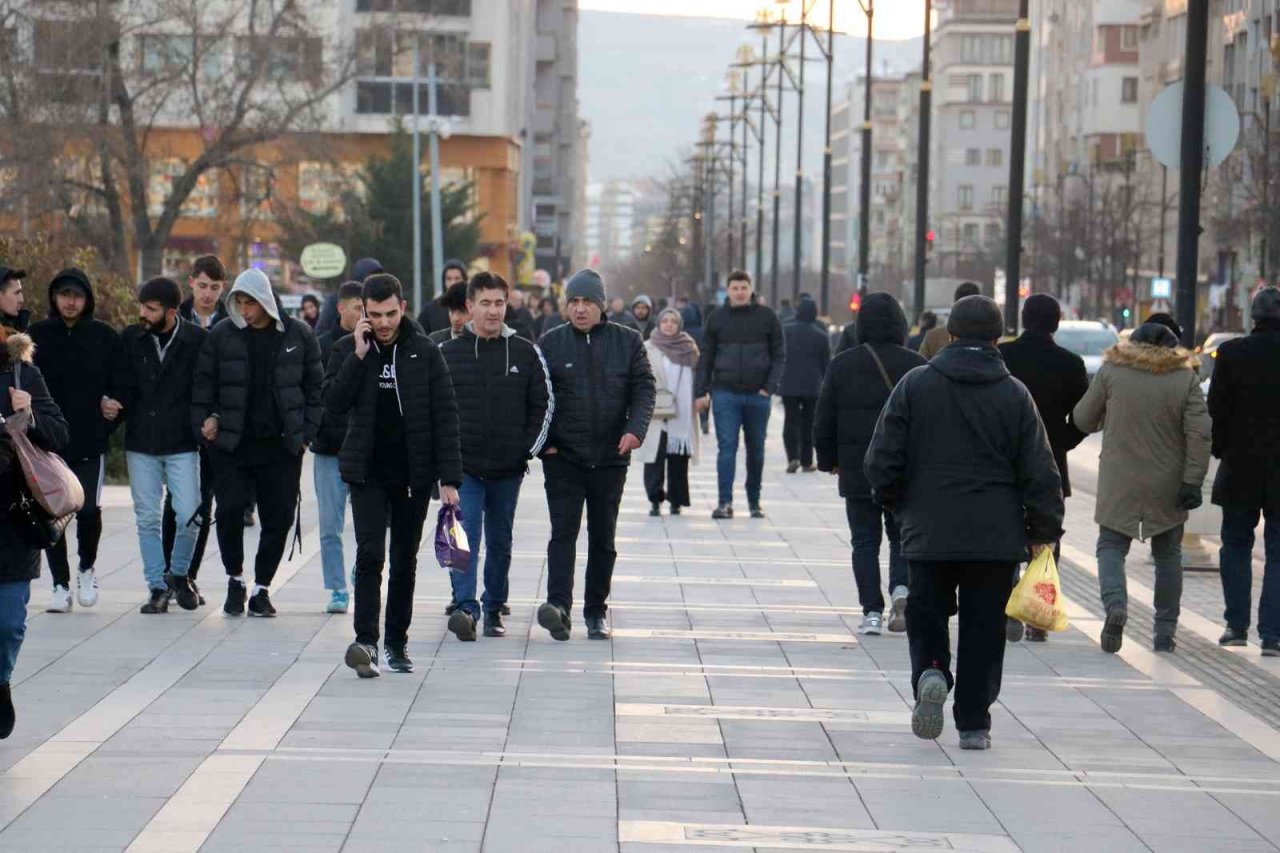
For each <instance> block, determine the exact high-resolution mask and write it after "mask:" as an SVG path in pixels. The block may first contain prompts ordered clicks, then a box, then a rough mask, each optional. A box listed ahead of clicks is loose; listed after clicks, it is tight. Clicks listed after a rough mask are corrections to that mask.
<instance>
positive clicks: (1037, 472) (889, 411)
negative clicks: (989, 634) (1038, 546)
mask: <svg viewBox="0 0 1280 853" xmlns="http://www.w3.org/2000/svg"><path fill="white" fill-rule="evenodd" d="M863 471H864V472H865V473H866V475H867V480H868V481H869V482H870V485H871V493H872V498H873V500H875V501H876V503H878V504H880V505H881V506H883V507H885V508H887V509H890V510H892V511H893V513H894V516H895V517H896V518H897V521H898V526H899V528H900V529H901V531H902V553H903V556H905V557H907V559H909V560H915V561H926V562H927V561H942V562H1000V563H1017V562H1021V561H1023V560H1025V559H1027V548H1028V546H1029V545H1030V544H1032V543H1051V542H1056V541H1057V540H1058V539H1059V537H1061V535H1062V518H1063V512H1064V506H1063V500H1062V480H1061V478H1059V476H1058V466H1057V465H1055V464H1054V462H1053V452H1052V451H1051V450H1050V449H1049V439H1048V436H1046V435H1045V431H1044V425H1043V424H1042V423H1041V422H1040V415H1039V414H1037V413H1036V405H1035V402H1034V401H1033V400H1032V399H1031V394H1030V393H1029V392H1028V391H1027V389H1026V387H1025V386H1024V385H1023V384H1022V383H1021V382H1019V381H1018V380H1016V379H1014V378H1013V377H1012V376H1010V375H1009V370H1008V368H1006V367H1005V365H1004V362H1003V361H1002V360H1001V358H1000V353H999V352H998V351H997V350H996V348H995V347H993V346H991V345H990V344H988V343H982V342H979V341H972V340H963V341H957V342H956V343H953V344H952V345H951V346H949V347H947V348H946V349H944V350H943V351H942V352H940V353H938V355H936V356H934V358H933V361H932V362H930V363H929V364H928V365H926V366H924V367H917V368H916V369H914V370H912V371H911V372H910V373H908V374H907V375H906V376H905V377H904V378H903V379H902V381H901V382H899V383H898V386H897V387H896V388H895V389H894V391H893V394H891V395H890V397H889V402H888V403H886V404H885V408H884V411H883V412H881V414H880V420H879V422H878V423H877V424H876V431H875V435H874V436H873V437H872V439H871V445H870V447H869V448H868V450H867V455H866V460H865V462H864V464H863Z"/></svg>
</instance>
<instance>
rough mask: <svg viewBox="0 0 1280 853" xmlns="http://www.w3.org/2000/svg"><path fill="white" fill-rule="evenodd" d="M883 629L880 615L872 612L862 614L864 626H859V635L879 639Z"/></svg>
mask: <svg viewBox="0 0 1280 853" xmlns="http://www.w3.org/2000/svg"><path fill="white" fill-rule="evenodd" d="M881 628H882V625H881V617H880V614H879V613H875V612H872V613H864V614H862V624H861V625H859V626H858V633H859V634H867V635H870V636H873V637H878V636H880V633H881Z"/></svg>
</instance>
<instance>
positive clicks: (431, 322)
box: [418, 299, 450, 334]
mask: <svg viewBox="0 0 1280 853" xmlns="http://www.w3.org/2000/svg"><path fill="white" fill-rule="evenodd" d="M418 325H419V326H421V327H422V330H423V331H424V332H426V333H427V334H431V333H432V332H438V331H440V330H441V329H447V328H449V325H450V320H449V309H448V308H446V307H444V306H443V305H441V304H440V300H439V299H432V300H431V301H430V302H428V303H427V307H426V308H423V309H422V312H421V313H420V314H418Z"/></svg>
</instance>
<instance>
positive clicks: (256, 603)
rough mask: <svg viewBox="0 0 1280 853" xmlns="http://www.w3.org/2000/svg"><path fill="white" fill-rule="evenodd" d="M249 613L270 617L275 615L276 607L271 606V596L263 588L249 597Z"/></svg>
mask: <svg viewBox="0 0 1280 853" xmlns="http://www.w3.org/2000/svg"><path fill="white" fill-rule="evenodd" d="M249 615H250V616H262V617H265V618H270V617H272V616H275V615H276V609H275V608H274V607H272V606H271V596H269V595H267V591H266V590H265V589H260V590H258V591H257V592H255V593H254V594H253V597H252V598H250V599H249Z"/></svg>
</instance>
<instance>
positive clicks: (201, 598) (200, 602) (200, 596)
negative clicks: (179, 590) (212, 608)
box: [187, 575, 205, 607]
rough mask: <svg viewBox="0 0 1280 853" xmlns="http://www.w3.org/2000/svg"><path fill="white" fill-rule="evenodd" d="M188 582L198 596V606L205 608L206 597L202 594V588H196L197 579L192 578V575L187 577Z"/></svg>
mask: <svg viewBox="0 0 1280 853" xmlns="http://www.w3.org/2000/svg"><path fill="white" fill-rule="evenodd" d="M187 582H188V583H190V584H191V590H192V591H193V592H194V593H195V594H196V604H197V605H198V606H200V607H204V604H205V602H204V595H203V593H201V592H200V587H198V586H196V579H195V578H193V577H191V575H187Z"/></svg>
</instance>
